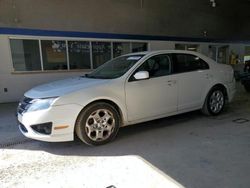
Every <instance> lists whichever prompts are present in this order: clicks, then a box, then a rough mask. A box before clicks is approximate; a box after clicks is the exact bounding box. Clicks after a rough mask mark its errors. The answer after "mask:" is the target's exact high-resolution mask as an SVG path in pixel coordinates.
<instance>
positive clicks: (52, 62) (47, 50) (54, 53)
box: [41, 40, 67, 70]
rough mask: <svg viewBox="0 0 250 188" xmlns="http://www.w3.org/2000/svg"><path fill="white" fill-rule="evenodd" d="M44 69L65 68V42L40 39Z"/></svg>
mask: <svg viewBox="0 0 250 188" xmlns="http://www.w3.org/2000/svg"><path fill="white" fill-rule="evenodd" d="M41 45H42V56H43V68H44V70H65V69H67V55H66V43H65V41H60V40H42V41H41Z"/></svg>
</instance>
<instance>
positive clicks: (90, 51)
mask: <svg viewBox="0 0 250 188" xmlns="http://www.w3.org/2000/svg"><path fill="white" fill-rule="evenodd" d="M89 55H90V68H91V69H94V65H93V56H92V42H91V41H89Z"/></svg>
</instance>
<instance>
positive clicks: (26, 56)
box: [10, 39, 41, 71]
mask: <svg viewBox="0 0 250 188" xmlns="http://www.w3.org/2000/svg"><path fill="white" fill-rule="evenodd" d="M10 47H11V54H12V60H13V67H14V70H15V71H38V70H41V61H40V53H39V42H38V40H22V39H11V40H10Z"/></svg>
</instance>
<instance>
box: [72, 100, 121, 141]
mask: <svg viewBox="0 0 250 188" xmlns="http://www.w3.org/2000/svg"><path fill="white" fill-rule="evenodd" d="M120 122H121V120H120V116H119V113H118V112H117V110H116V109H115V108H114V107H113V106H112V105H110V104H108V103H105V102H99V103H94V104H91V105H89V106H88V107H86V109H84V110H83V111H82V112H81V113H80V115H79V116H78V118H77V121H76V127H75V131H76V134H77V136H78V137H79V138H80V140H82V141H83V142H85V143H86V144H88V145H102V144H106V143H108V142H110V141H111V140H113V139H114V138H115V136H116V135H117V132H118V130H119V127H120Z"/></svg>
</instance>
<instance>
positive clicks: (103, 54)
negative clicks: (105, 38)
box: [92, 42, 111, 69]
mask: <svg viewBox="0 0 250 188" xmlns="http://www.w3.org/2000/svg"><path fill="white" fill-rule="evenodd" d="M92 57H93V68H94V69H95V68H97V67H99V66H100V65H102V64H103V63H105V62H107V61H108V60H110V59H111V43H110V42H92Z"/></svg>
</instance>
